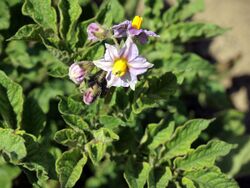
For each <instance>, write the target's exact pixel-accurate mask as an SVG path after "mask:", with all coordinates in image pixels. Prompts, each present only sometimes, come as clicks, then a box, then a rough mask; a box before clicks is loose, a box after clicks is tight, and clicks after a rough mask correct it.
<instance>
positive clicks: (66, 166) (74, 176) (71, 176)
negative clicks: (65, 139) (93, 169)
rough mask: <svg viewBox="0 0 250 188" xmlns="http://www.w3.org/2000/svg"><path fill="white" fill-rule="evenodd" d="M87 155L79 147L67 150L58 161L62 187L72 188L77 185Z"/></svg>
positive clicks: (57, 168) (57, 169) (57, 170)
mask: <svg viewBox="0 0 250 188" xmlns="http://www.w3.org/2000/svg"><path fill="white" fill-rule="evenodd" d="M86 162H87V157H86V155H85V154H84V153H82V152H81V151H80V150H79V149H76V148H75V149H72V150H70V151H66V152H64V153H63V154H62V156H61V157H60V158H59V159H58V160H57V161H56V172H57V174H58V176H59V181H60V183H61V186H62V187H65V188H70V187H73V186H74V185H75V183H76V182H77V180H78V179H79V178H80V176H81V174H82V170H83V167H84V165H85V164H86Z"/></svg>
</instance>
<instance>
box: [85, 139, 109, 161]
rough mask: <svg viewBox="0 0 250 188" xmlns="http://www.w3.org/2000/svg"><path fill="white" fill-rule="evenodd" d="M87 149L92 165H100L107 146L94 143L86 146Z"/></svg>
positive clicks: (97, 142)
mask: <svg viewBox="0 0 250 188" xmlns="http://www.w3.org/2000/svg"><path fill="white" fill-rule="evenodd" d="M85 149H86V151H87V152H88V155H89V158H90V159H91V161H92V163H93V164H94V165H98V163H99V162H100V161H101V160H102V158H103V156H104V155H105V152H106V149H107V145H106V144H105V143H103V142H101V141H92V142H89V143H87V144H86V145H85Z"/></svg>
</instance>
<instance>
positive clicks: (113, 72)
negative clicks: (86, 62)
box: [93, 37, 153, 90]
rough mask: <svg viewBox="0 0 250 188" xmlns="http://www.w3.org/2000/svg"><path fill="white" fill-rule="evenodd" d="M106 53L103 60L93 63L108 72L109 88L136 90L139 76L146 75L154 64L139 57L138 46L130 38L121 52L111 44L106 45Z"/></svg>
mask: <svg viewBox="0 0 250 188" xmlns="http://www.w3.org/2000/svg"><path fill="white" fill-rule="evenodd" d="M105 46H106V52H105V55H104V58H103V59H100V60H97V61H93V63H94V64H95V65H96V66H97V67H99V68H101V69H102V70H104V71H106V72H107V75H106V80H107V87H111V86H115V87H120V86H122V87H130V88H131V89H132V90H134V89H135V85H136V83H137V75H140V74H143V73H145V72H146V71H147V70H148V69H149V68H151V67H153V64H151V63H149V62H148V61H147V60H146V59H145V58H144V57H142V56H139V51H138V48H137V46H136V44H135V43H134V42H133V41H132V39H131V37H128V38H127V40H126V42H125V44H124V46H123V48H121V49H120V50H119V49H118V48H117V47H115V46H113V45H109V44H105Z"/></svg>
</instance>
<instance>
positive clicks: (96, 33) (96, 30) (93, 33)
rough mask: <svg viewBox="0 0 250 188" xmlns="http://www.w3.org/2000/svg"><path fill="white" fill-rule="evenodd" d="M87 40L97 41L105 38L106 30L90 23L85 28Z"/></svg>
mask: <svg viewBox="0 0 250 188" xmlns="http://www.w3.org/2000/svg"><path fill="white" fill-rule="evenodd" d="M87 33H88V40H90V41H93V42H95V41H98V40H103V39H105V38H107V35H108V30H107V29H105V28H104V27H102V26H101V25H100V24H98V23H91V24H89V25H88V27H87Z"/></svg>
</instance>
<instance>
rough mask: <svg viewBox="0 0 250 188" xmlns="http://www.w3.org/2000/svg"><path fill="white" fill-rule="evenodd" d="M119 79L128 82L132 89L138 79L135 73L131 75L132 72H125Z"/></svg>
mask: <svg viewBox="0 0 250 188" xmlns="http://www.w3.org/2000/svg"><path fill="white" fill-rule="evenodd" d="M121 80H122V81H123V82H125V83H128V85H129V87H130V88H131V89H132V90H135V85H136V83H137V81H138V80H137V77H136V75H133V74H130V73H129V72H127V74H125V75H124V76H123V77H121ZM124 87H125V86H124Z"/></svg>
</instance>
